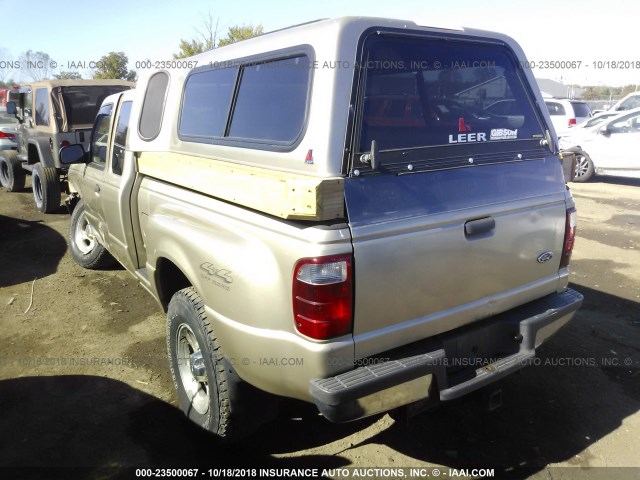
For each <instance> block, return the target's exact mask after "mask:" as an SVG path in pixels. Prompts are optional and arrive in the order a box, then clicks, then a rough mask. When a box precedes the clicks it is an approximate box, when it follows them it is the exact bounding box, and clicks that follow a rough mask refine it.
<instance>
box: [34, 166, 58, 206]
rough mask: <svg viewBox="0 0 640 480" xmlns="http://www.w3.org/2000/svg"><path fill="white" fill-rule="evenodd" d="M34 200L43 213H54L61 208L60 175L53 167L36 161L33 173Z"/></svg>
mask: <svg viewBox="0 0 640 480" xmlns="http://www.w3.org/2000/svg"><path fill="white" fill-rule="evenodd" d="M31 186H32V188H33V200H34V201H35V203H36V208H37V209H38V210H39V211H41V212H42V213H54V212H56V211H57V210H59V209H60V200H61V199H62V196H61V193H60V177H59V176H58V171H57V170H56V169H55V168H53V167H44V166H42V164H41V163H36V165H35V166H34V167H33V172H32V173H31Z"/></svg>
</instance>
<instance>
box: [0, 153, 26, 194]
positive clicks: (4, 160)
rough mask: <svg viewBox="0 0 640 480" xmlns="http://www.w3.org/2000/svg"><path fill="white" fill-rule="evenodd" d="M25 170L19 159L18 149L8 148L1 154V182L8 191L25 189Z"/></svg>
mask: <svg viewBox="0 0 640 480" xmlns="http://www.w3.org/2000/svg"><path fill="white" fill-rule="evenodd" d="M24 181H25V172H24V170H23V169H22V162H21V161H20V160H18V151H17V150H6V151H4V152H2V153H1V154H0V184H1V185H2V188H4V189H5V190H6V191H7V192H20V191H22V190H23V189H24Z"/></svg>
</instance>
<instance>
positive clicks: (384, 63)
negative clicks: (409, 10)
mask: <svg viewBox="0 0 640 480" xmlns="http://www.w3.org/2000/svg"><path fill="white" fill-rule="evenodd" d="M363 67H364V70H365V74H364V86H363V88H362V90H361V91H362V92H363V98H362V99H361V102H362V104H361V112H362V113H361V114H360V135H359V143H358V148H359V150H358V151H359V152H367V151H369V150H370V149H371V142H372V141H373V140H375V141H376V143H377V146H378V148H379V149H380V150H381V151H384V150H398V149H411V148H419V147H434V146H448V145H460V144H468V143H488V142H505V141H517V140H523V139H529V140H531V139H536V138H542V137H543V131H544V130H543V128H542V127H541V124H540V121H539V119H538V117H537V116H536V114H535V113H534V109H533V106H532V103H531V100H530V98H529V94H528V92H527V91H526V88H525V84H524V83H523V80H522V79H521V77H520V75H519V74H518V71H517V67H516V61H515V59H514V57H513V55H512V54H511V52H510V51H509V50H508V49H507V48H506V47H504V46H502V45H498V44H488V43H487V44H484V43H475V42H468V41H451V40H449V41H444V40H443V39H434V38H420V37H410V36H400V35H398V36H395V35H393V34H385V35H372V36H370V37H369V38H368V39H367V40H366V41H365V45H364V50H363Z"/></svg>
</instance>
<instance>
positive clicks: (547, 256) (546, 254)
mask: <svg viewBox="0 0 640 480" xmlns="http://www.w3.org/2000/svg"><path fill="white" fill-rule="evenodd" d="M552 258H553V252H544V253H541V254H540V255H538V263H544V262H548V261H549V260H551V259H552Z"/></svg>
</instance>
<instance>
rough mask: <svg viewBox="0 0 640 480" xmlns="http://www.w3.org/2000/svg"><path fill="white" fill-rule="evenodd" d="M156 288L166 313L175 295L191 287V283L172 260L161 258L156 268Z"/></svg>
mask: <svg viewBox="0 0 640 480" xmlns="http://www.w3.org/2000/svg"><path fill="white" fill-rule="evenodd" d="M155 277H156V286H157V289H158V296H159V298H160V303H161V304H162V307H163V308H164V310H165V312H166V311H167V308H168V306H169V302H170V301H171V297H172V296H173V294H174V293H176V292H177V291H179V290H182V289H183V288H187V287H189V286H191V282H190V281H189V279H188V278H187V277H186V275H185V274H184V273H182V270H180V269H179V268H178V267H177V266H176V265H175V264H174V263H173V262H172V261H171V260H167V259H166V258H160V259H159V260H158V264H157V268H156V273H155Z"/></svg>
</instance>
